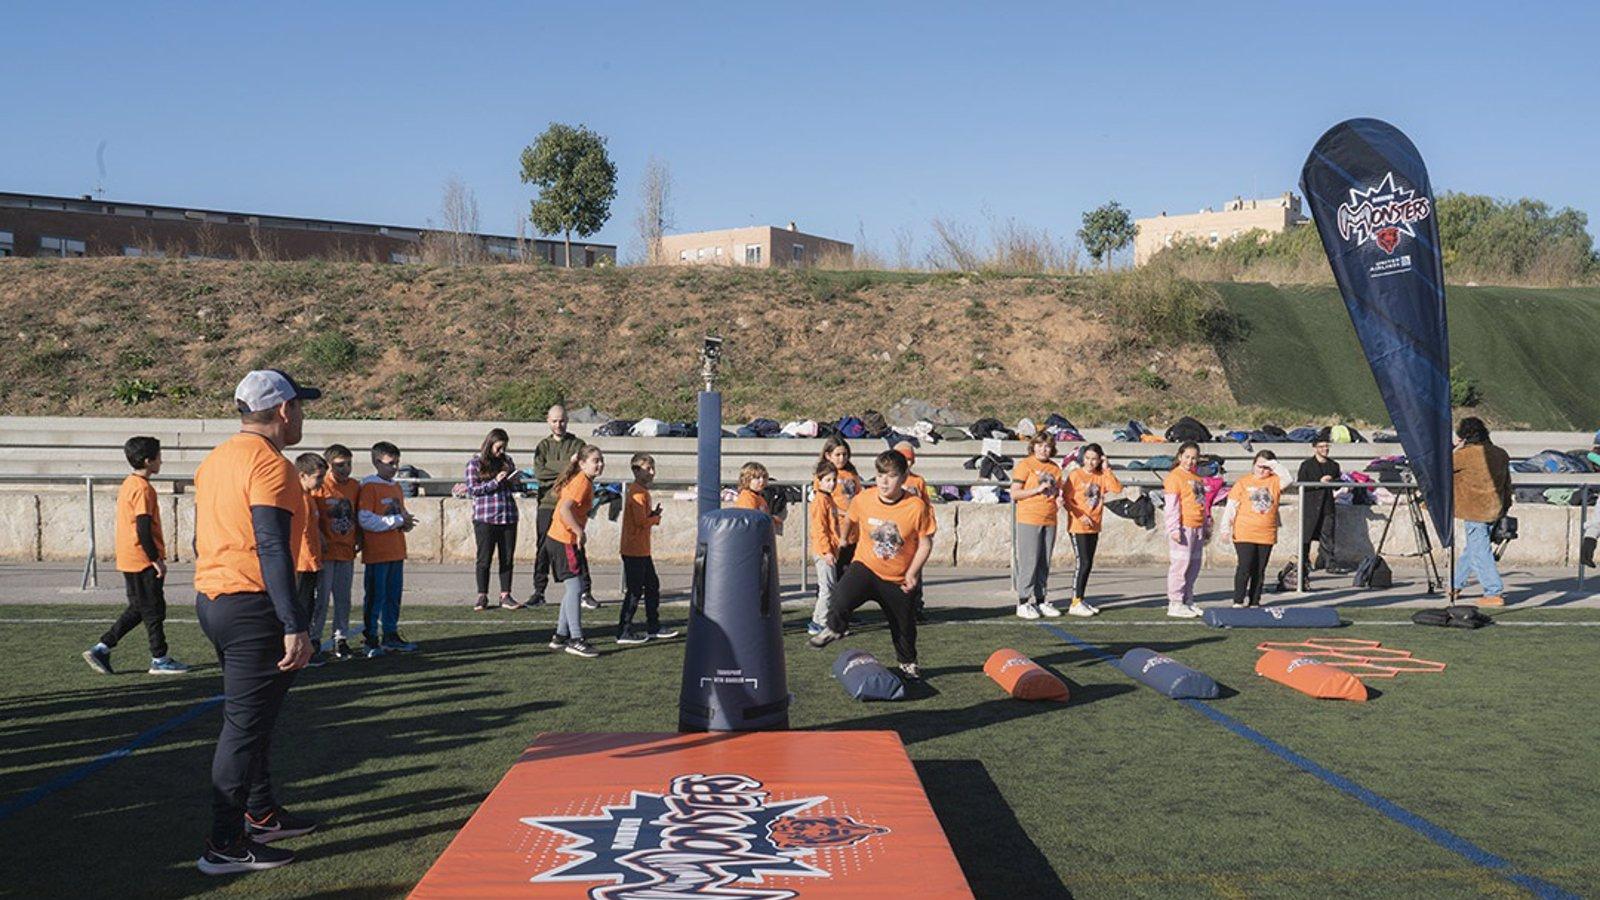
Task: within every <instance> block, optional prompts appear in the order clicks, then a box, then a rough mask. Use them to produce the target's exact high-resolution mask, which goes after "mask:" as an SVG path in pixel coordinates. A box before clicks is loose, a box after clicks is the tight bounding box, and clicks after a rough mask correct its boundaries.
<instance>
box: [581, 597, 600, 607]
mask: <svg viewBox="0 0 1600 900" xmlns="http://www.w3.org/2000/svg"><path fill="white" fill-rule="evenodd" d="M581 605H582V606H583V608H584V609H599V608H600V601H599V600H596V599H595V598H594V595H593V594H584V595H583V601H582V604H581Z"/></svg>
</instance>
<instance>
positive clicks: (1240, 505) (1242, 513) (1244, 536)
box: [1228, 472, 1283, 545]
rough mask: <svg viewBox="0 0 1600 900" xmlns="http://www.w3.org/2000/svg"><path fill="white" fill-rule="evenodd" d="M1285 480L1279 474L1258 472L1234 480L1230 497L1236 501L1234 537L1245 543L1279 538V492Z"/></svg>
mask: <svg viewBox="0 0 1600 900" xmlns="http://www.w3.org/2000/svg"><path fill="white" fill-rule="evenodd" d="M1282 490H1283V483H1282V482H1281V481H1279V480H1278V476H1276V475H1267V476H1261V475H1257V474H1255V473H1254V472H1252V473H1250V474H1249V475H1246V476H1245V477H1243V478H1241V479H1239V480H1238V481H1236V482H1234V483H1233V487H1232V488H1229V489H1228V499H1229V500H1232V501H1233V502H1234V512H1233V539H1234V540H1235V541H1237V542H1239V543H1244V544H1268V545H1271V544H1276V543H1277V542H1278V495H1279V493H1280V492H1281V491H1282Z"/></svg>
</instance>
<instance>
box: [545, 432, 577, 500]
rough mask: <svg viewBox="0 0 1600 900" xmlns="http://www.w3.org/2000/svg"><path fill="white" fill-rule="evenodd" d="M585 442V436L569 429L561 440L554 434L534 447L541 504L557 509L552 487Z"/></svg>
mask: <svg viewBox="0 0 1600 900" xmlns="http://www.w3.org/2000/svg"><path fill="white" fill-rule="evenodd" d="M584 443H585V441H584V439H583V438H581V437H578V436H577V435H575V434H573V433H572V432H570V431H569V432H567V436H566V437H563V438H561V439H560V440H557V439H556V436H555V435H553V434H552V435H550V436H549V437H547V438H545V439H544V440H542V441H540V442H539V445H538V446H537V447H534V448H533V477H534V478H535V479H536V480H537V481H538V482H539V505H540V506H545V507H549V508H550V509H555V506H556V492H555V491H552V490H551V488H552V487H554V486H555V483H556V479H557V478H560V477H561V472H562V471H563V470H565V469H566V467H567V463H568V462H571V461H572V457H573V455H574V454H576V453H577V452H578V451H579V450H582V449H583V445H584Z"/></svg>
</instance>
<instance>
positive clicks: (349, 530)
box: [311, 444, 361, 660]
mask: <svg viewBox="0 0 1600 900" xmlns="http://www.w3.org/2000/svg"><path fill="white" fill-rule="evenodd" d="M322 458H323V459H324V460H325V461H327V463H328V477H326V478H324V479H323V480H322V484H321V485H320V486H318V488H317V490H316V491H315V492H314V493H313V496H314V497H316V498H317V500H318V501H319V503H318V506H319V509H318V510H317V512H318V517H317V520H318V523H319V524H320V525H321V526H322V536H323V540H324V542H325V543H324V544H323V548H324V549H323V553H322V571H320V572H318V573H317V603H316V606H315V607H313V609H312V615H311V646H312V647H313V648H317V647H320V646H322V631H323V628H324V627H325V626H326V625H327V620H328V613H329V612H330V611H331V612H332V613H333V658H334V659H340V660H343V659H349V658H350V657H351V655H352V654H351V652H350V643H349V637H350V588H351V586H352V585H353V584H354V583H355V577H356V551H357V550H359V549H360V544H361V528H360V526H358V525H357V524H356V501H357V500H358V499H359V498H360V495H361V482H359V481H357V480H355V479H354V478H351V477H350V468H351V464H352V463H353V462H354V454H352V453H351V452H350V448H349V447H346V446H345V445H343V444H330V445H329V446H328V449H327V451H326V452H324V453H323V454H322Z"/></svg>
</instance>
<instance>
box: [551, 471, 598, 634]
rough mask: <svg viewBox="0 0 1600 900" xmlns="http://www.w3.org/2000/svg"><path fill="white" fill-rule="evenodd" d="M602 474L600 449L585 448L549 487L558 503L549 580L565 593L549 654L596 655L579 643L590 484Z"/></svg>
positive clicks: (591, 501)
mask: <svg viewBox="0 0 1600 900" xmlns="http://www.w3.org/2000/svg"><path fill="white" fill-rule="evenodd" d="M605 470H606V459H605V456H604V455H602V454H601V452H600V448H599V447H596V446H594V445H593V444H590V445H588V446H586V447H584V448H583V449H582V450H579V451H578V454H577V455H576V456H574V457H573V458H572V461H571V462H569V463H567V467H566V469H565V470H563V471H562V473H561V477H559V478H557V479H556V483H555V486H554V487H553V488H552V490H554V491H555V492H556V497H557V498H558V499H557V500H556V514H555V516H553V517H552V518H551V520H550V530H549V532H547V533H546V534H545V540H546V541H548V542H549V543H550V547H549V550H550V575H551V577H553V578H555V580H556V582H557V583H559V584H562V585H563V589H564V590H565V592H566V593H565V594H563V595H562V598H561V612H560V613H559V614H558V616H557V618H556V632H555V634H554V635H553V636H552V637H551V638H550V649H551V650H565V651H567V652H568V653H571V654H572V655H573V656H581V657H583V658H584V659H593V658H595V657H596V656H599V655H600V652H599V651H598V650H596V649H594V646H593V645H592V644H590V643H589V642H588V641H586V640H584V639H583V622H582V613H583V583H584V582H585V581H586V580H588V579H587V578H586V576H587V575H588V574H589V556H588V554H587V553H586V552H585V550H584V545H585V544H586V543H588V537H589V536H588V534H587V533H586V532H585V530H584V529H585V528H587V527H588V524H589V510H590V508H592V507H593V506H594V480H595V479H596V478H599V477H600V474H601V473H602V472H604V471H605Z"/></svg>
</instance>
